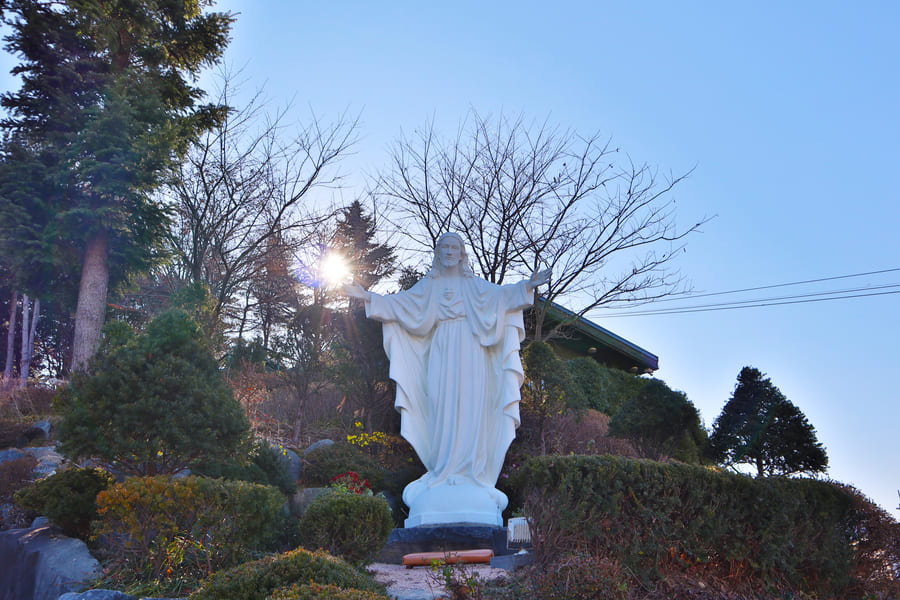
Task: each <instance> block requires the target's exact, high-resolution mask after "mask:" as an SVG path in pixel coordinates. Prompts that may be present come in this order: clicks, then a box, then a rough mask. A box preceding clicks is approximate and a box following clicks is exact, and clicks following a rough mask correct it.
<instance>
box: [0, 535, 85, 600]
mask: <svg viewBox="0 0 900 600" xmlns="http://www.w3.org/2000/svg"><path fill="white" fill-rule="evenodd" d="M0 565H3V568H2V569H0V600H56V599H57V598H58V597H59V596H60V595H61V594H64V593H66V592H80V591H82V590H84V589H85V588H86V587H88V584H89V583H90V582H91V581H93V580H94V579H96V578H97V577H98V576H99V575H100V563H98V562H97V560H96V559H95V558H94V557H93V556H91V554H90V552H88V549H87V546H86V545H85V543H84V542H82V541H81V540H78V539H74V538H70V537H66V536H64V535H62V534H61V533H60V531H59V529H56V528H54V527H38V528H36V529H11V530H9V531H2V532H0Z"/></svg>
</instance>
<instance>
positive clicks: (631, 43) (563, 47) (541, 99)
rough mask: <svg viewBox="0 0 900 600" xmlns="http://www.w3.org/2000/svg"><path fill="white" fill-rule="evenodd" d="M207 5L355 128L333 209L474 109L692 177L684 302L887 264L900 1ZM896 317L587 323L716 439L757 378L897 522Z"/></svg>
mask: <svg viewBox="0 0 900 600" xmlns="http://www.w3.org/2000/svg"><path fill="white" fill-rule="evenodd" d="M217 6H218V7H219V8H220V9H223V10H229V11H232V12H234V13H239V14H238V15H237V22H236V23H235V26H234V29H233V41H232V43H231V45H230V47H229V50H228V53H227V57H226V61H227V62H228V63H229V64H230V65H231V66H232V67H233V68H240V69H243V73H242V78H243V79H244V80H246V82H247V83H246V86H247V87H249V88H258V87H262V86H264V87H265V91H266V95H267V96H268V97H270V98H271V99H272V100H273V101H274V102H275V103H276V104H277V103H282V104H283V103H285V102H287V101H290V100H293V102H294V106H295V107H296V108H295V112H296V118H297V119H299V120H302V119H303V118H304V117H305V116H306V115H307V114H308V113H309V110H310V109H312V110H314V111H315V112H316V114H318V115H319V116H320V118H321V119H323V120H329V119H333V118H334V117H336V116H337V115H338V114H340V113H342V112H344V111H345V110H349V111H350V112H351V113H353V114H356V113H359V114H360V115H361V126H360V131H359V133H360V136H361V140H360V142H359V144H358V146H357V148H356V153H355V154H354V155H353V156H351V157H349V158H348V159H347V160H345V161H344V163H343V170H344V171H345V172H347V173H349V174H350V175H351V177H350V179H349V180H348V181H349V183H350V185H351V187H350V188H348V189H346V190H344V191H343V197H344V198H345V199H346V200H348V201H349V200H351V199H353V198H355V197H357V196H358V195H361V193H362V187H361V186H362V181H364V175H365V174H367V173H369V174H370V173H374V172H375V171H377V170H378V169H382V168H385V167H386V166H387V165H388V146H389V144H390V143H391V142H392V141H393V140H395V139H396V138H397V137H398V135H399V134H400V133H401V131H406V132H411V131H412V130H413V129H414V128H416V127H419V126H421V125H422V124H423V123H424V122H425V121H426V120H429V119H434V120H435V122H436V123H437V124H438V126H439V127H440V128H441V129H442V130H443V131H444V132H446V133H448V134H450V133H454V132H455V129H456V125H457V124H458V122H459V121H460V120H461V119H462V118H463V117H464V116H465V114H466V112H467V111H468V110H469V108H474V109H476V110H478V111H479V112H480V113H482V114H497V113H499V112H501V111H502V112H503V113H505V114H510V115H518V114H519V113H522V114H524V115H525V116H526V117H528V118H534V119H538V120H543V119H545V118H548V119H549V120H550V121H551V122H552V123H555V124H558V125H560V126H561V127H564V128H572V129H574V130H576V131H579V132H582V133H584V134H591V133H594V132H600V133H602V134H603V135H606V136H611V138H612V140H613V143H614V144H615V145H616V146H619V147H621V148H622V149H623V150H624V151H626V152H628V153H629V154H630V155H631V156H632V158H634V159H635V160H636V161H637V162H648V163H651V164H654V165H658V166H659V168H660V170H661V171H663V172H668V171H672V172H674V173H681V172H684V171H687V170H689V169H691V168H692V167H694V166H696V171H695V172H694V174H693V175H692V176H691V177H690V178H689V179H688V180H687V181H685V182H684V183H683V184H681V185H679V186H678V188H676V191H675V198H676V199H677V211H678V220H679V222H680V223H681V224H682V225H689V224H690V223H693V222H696V220H697V219H698V218H701V217H704V216H715V218H714V219H713V220H712V221H710V222H709V223H708V224H707V225H705V226H704V227H703V233H701V234H698V235H696V236H693V237H691V238H690V239H689V241H688V246H687V252H686V253H684V254H683V256H682V257H681V259H680V261H679V267H680V270H681V272H682V274H683V275H685V276H686V277H687V278H688V279H690V280H691V281H692V283H693V288H694V290H695V292H697V293H711V292H720V291H730V290H736V289H744V288H751V287H758V286H766V285H774V284H782V283H790V282H796V281H805V280H812V279H822V278H829V277H836V276H842V275H849V274H857V273H865V272H872V271H880V270H888V269H900V235H898V233H897V224H898V221H900V202H898V200H900V198H898V192H897V186H896V183H895V182H894V181H893V177H896V176H897V174H898V171H900V71H898V64H900V36H898V35H897V31H898V29H900V3H896V2H893V1H887V0H885V1H882V2H876V1H861V2H854V3H850V2H835V1H828V0H825V1H821V0H820V1H815V2H813V1H811V0H809V1H807V0H802V1H801V0H798V1H795V2H772V1H762V2H712V1H707V2H699V1H690V0H686V1H681V2H670V1H668V0H665V1H664V0H660V1H658V2H649V1H635V2H625V1H622V0H619V1H615V2H613V1H583V2H574V1H568V0H557V1H555V2H531V1H525V0H518V1H516V2H509V1H495V2H489V1H484V0H482V1H480V2H471V1H468V0H456V1H454V2H405V1H393V2H371V1H365V2H363V1H349V0H347V1H336V2H315V3H308V2H302V3H301V2H295V1H293V0H282V1H278V0H269V1H267V2H261V1H259V0H255V1H250V0H244V1H240V0H229V1H223V2H219V3H218V5H217ZM4 60H7V61H8V60H9V59H6V58H5V57H4ZM3 64H4V65H5V64H6V63H3ZM3 71H4V72H5V71H8V68H5V69H3ZM353 186H356V187H353ZM884 285H897V286H900V271H894V272H890V273H884V274H881V275H877V276H876V275H871V276H866V277H858V278H852V279H845V280H835V281H829V282H823V283H821V284H819V285H817V286H798V287H786V288H776V289H770V290H765V291H761V292H759V293H758V295H752V294H749V293H745V294H740V295H736V296H734V297H732V296H726V297H724V298H723V299H724V300H737V299H741V300H743V299H748V298H751V297H763V298H765V297H774V296H787V295H795V294H799V293H803V292H808V291H810V290H815V291H824V290H838V289H849V288H863V287H867V286H869V287H872V288H874V287H875V286H884ZM897 289H900V288H886V289H884V290H878V291H897ZM873 291H874V290H873ZM715 300H716V298H706V299H703V300H702V301H701V300H700V299H697V300H690V301H682V302H678V303H676V302H669V303H666V304H661V305H659V307H660V308H662V307H670V306H687V305H696V304H701V303H709V302H712V301H715ZM898 306H900V295H893V294H891V295H882V296H869V297H861V298H855V299H846V300H835V301H829V302H817V303H799V304H791V305H784V306H769V307H764V308H746V309H742V310H724V311H715V312H709V311H706V312H693V313H686V314H672V315H648V316H630V317H615V318H614V317H612V316H610V315H608V314H606V313H608V312H609V311H606V312H604V311H597V312H595V313H592V314H591V315H590V316H591V318H592V319H593V320H595V321H596V322H598V323H599V324H601V325H603V326H604V327H607V328H608V329H611V330H612V331H614V332H615V333H617V334H619V335H621V336H623V337H625V338H627V339H629V340H631V341H632V342H634V343H636V344H638V345H640V346H642V347H643V348H646V349H647V350H649V351H651V352H653V353H654V354H657V355H658V356H659V358H660V369H659V371H658V372H657V373H656V376H658V377H660V378H661V379H663V380H665V381H666V382H667V383H668V384H669V385H670V386H671V387H673V388H675V389H679V390H682V391H684V392H685V393H686V394H687V396H688V398H690V400H691V401H693V402H694V404H695V405H696V406H697V407H698V408H699V409H700V411H701V414H702V416H703V419H704V421H705V422H706V424H707V425H708V426H709V425H711V424H712V422H713V421H714V420H715V418H716V417H717V416H718V414H719V413H720V412H721V409H722V407H723V405H724V404H725V402H726V401H727V399H728V398H729V396H730V394H731V393H732V391H733V389H734V385H735V382H736V377H737V374H738V372H739V371H740V369H741V368H742V367H743V366H745V365H752V366H755V367H757V368H759V369H760V370H761V371H763V372H764V373H766V374H767V375H768V376H770V377H771V378H772V381H773V383H774V384H775V385H777V386H778V387H779V388H780V389H781V391H782V392H783V393H784V394H785V395H786V396H787V397H788V398H789V399H790V400H791V401H793V402H794V403H795V404H796V405H797V406H798V407H799V408H800V409H801V410H802V411H803V412H804V413H805V414H806V416H807V417H808V419H809V420H810V422H811V423H812V424H813V426H815V427H816V430H817V433H818V437H819V440H820V441H821V442H822V443H823V444H824V445H825V447H826V449H827V451H828V455H829V458H830V464H831V466H830V470H829V475H830V476H831V477H832V478H834V479H836V480H838V481H842V482H846V483H851V484H853V485H855V486H856V487H858V488H860V489H861V490H862V491H863V492H864V493H865V494H866V495H868V496H869V497H871V498H872V499H874V500H875V501H876V502H878V503H879V504H880V505H881V506H882V507H883V508H885V509H887V510H889V511H891V513H892V514H893V515H895V516H898V515H900V511H898V509H897V507H898V504H900V498H898V490H900V459H898V458H897V457H898V454H900V443H898V437H900V435H898V434H900V431H898V430H900V403H898V400H900V398H898V397H900V393H898V391H897V390H898V385H900V366H898V365H900V362H898V359H897V354H898V351H900V342H898V339H900V317H898V316H897V308H898ZM645 308H646V307H645ZM649 308H653V307H652V306H651V307H649Z"/></svg>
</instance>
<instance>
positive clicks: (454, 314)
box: [344, 233, 550, 527]
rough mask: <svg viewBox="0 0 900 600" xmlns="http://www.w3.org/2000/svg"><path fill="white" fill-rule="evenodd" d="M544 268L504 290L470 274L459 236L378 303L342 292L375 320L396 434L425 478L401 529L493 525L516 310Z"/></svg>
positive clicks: (509, 431) (514, 381)
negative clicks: (418, 275) (409, 282)
mask: <svg viewBox="0 0 900 600" xmlns="http://www.w3.org/2000/svg"><path fill="white" fill-rule="evenodd" d="M549 278H550V271H549V270H547V271H536V272H535V273H534V274H533V275H532V276H531V277H530V278H529V279H527V280H524V281H520V282H519V283H516V284H513V285H503V286H500V285H495V284H493V283H489V282H487V281H485V280H484V279H480V278H478V277H475V275H474V273H473V272H472V269H471V267H470V266H469V264H468V259H467V255H466V250H465V244H464V243H463V240H462V238H461V237H460V236H459V235H458V234H455V233H446V234H444V235H443V236H441V237H440V239H439V240H438V242H437V246H436V247H435V256H434V265H433V267H432V269H431V271H430V272H429V273H428V274H427V275H426V276H425V277H423V278H422V280H421V281H419V282H418V283H417V284H416V285H415V286H413V287H412V288H411V289H409V290H406V291H403V292H399V293H397V294H391V295H387V296H381V295H378V294H375V293H372V292H369V291H366V290H365V289H364V288H362V287H361V286H359V285H357V284H351V285H348V286H345V287H344V292H345V293H346V294H347V295H348V296H351V297H354V298H359V299H362V300H365V305H366V315H367V316H368V317H369V318H371V319H375V320H378V321H381V322H382V323H383V328H384V349H385V352H387V356H388V358H389V359H390V363H391V364H390V377H391V379H393V380H394V381H395V382H396V383H397V398H396V401H395V403H394V406H395V408H396V409H397V410H398V411H400V415H401V426H400V433H401V435H402V436H403V437H404V438H406V440H407V441H409V443H410V444H411V445H412V447H413V448H414V449H415V451H416V453H417V454H418V455H419V458H420V459H421V460H422V463H423V464H424V465H425V468H426V469H428V472H427V473H426V474H425V475H423V476H422V477H421V478H419V479H417V480H416V481H414V482H412V483H410V484H409V485H408V486H406V489H405V490H404V491H403V501H404V502H405V503H406V504H407V505H408V506H409V509H410V510H409V518H408V519H406V522H405V525H406V527H416V526H422V525H430V526H434V525H449V524H477V525H491V526H502V525H503V518H502V516H501V513H502V511H503V509H504V508H506V504H507V498H506V495H505V494H503V492H501V491H499V490H497V489H496V488H495V487H494V486H495V485H496V483H497V478H498V477H499V475H500V468H501V467H502V465H503V459H504V456H505V455H506V451H507V449H508V448H509V445H510V443H511V442H512V440H513V438H515V430H516V427H518V426H519V399H520V395H519V388H520V387H521V386H522V381H523V371H522V363H521V361H520V360H519V348H520V344H521V342H522V339H523V338H524V325H523V322H522V310H523V309H525V308H527V307H528V306H531V304H532V297H533V292H534V288H536V287H537V286H539V285H541V284H543V283H546V282H547V281H548V280H549Z"/></svg>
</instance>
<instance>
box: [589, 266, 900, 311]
mask: <svg viewBox="0 0 900 600" xmlns="http://www.w3.org/2000/svg"><path fill="white" fill-rule="evenodd" d="M898 271H900V268H892V269H881V270H877V271H866V272H863V273H851V274H848V275H836V276H833V277H821V278H818V279H807V280H804V281H792V282H788V283H777V284H772V285H762V286H756V287H750V288H742V289H737V290H728V291H723V292H710V293H705V294H685V295H680V296H678V297H669V298H662V299H660V300H658V301H657V302H671V301H674V300H681V301H685V300H693V299H697V298H710V297H713V296H723V295H728V294H739V293H746V292H755V291H760V290H769V289H775V288H783V287H790V286H797V285H808V284H812V283H822V282H827V281H837V280H841V279H851V278H855V277H865V276H871V275H883V274H885V273H896V272H898ZM895 288H900V283H891V284H883V285H878V286H871V285H867V286H864V287H855V288H849V289H839V290H828V291H822V292H809V293H804V294H795V295H788V296H777V297H771V298H754V299H750V300H734V301H727V302H720V303H713V304H694V305H685V306H678V307H671V308H649V309H645V310H627V311H620V312H610V313H608V314H604V315H603V317H604V318H612V317H637V316H651V315H670V314H684V313H692V312H709V311H720V310H736V309H739V308H761V307H766V306H782V305H786V304H803V303H807V302H824V301H828V300H846V299H852V298H864V297H869V296H884V295H891V294H897V293H900V290H896V289H895ZM875 290H892V291H884V292H876V291H875ZM858 292H862V293H858ZM645 304H647V303H641V304H637V305H633V306H643V305H645Z"/></svg>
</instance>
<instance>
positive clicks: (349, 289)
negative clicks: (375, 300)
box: [340, 281, 372, 301]
mask: <svg viewBox="0 0 900 600" xmlns="http://www.w3.org/2000/svg"><path fill="white" fill-rule="evenodd" d="M340 290H341V293H343V294H344V295H345V296H350V297H351V298H358V299H360V300H366V301H368V300H369V298H370V297H371V296H372V292H370V291H368V290H366V288H364V287H363V286H361V285H359V284H358V283H356V282H355V281H354V282H353V283H347V284H344V285H343V286H341V288H340Z"/></svg>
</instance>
